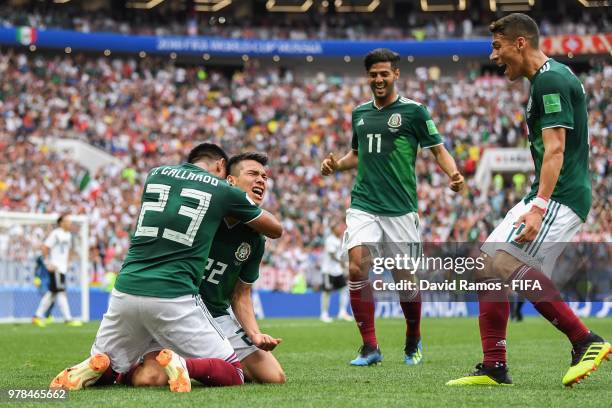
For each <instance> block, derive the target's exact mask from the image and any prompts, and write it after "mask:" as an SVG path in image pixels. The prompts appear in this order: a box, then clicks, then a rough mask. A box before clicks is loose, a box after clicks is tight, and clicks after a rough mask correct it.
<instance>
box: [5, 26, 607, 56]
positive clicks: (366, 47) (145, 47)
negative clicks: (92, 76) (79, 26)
mask: <svg viewBox="0 0 612 408" xmlns="http://www.w3.org/2000/svg"><path fill="white" fill-rule="evenodd" d="M566 37H567V36H566ZM569 37H570V38H568V39H563V38H562V39H559V40H549V39H548V38H545V39H544V40H543V44H544V45H545V46H547V44H550V46H548V48H546V49H550V50H551V51H561V52H560V53H561V54H567V52H570V51H567V52H565V49H568V50H572V51H571V52H573V53H574V54H576V55H577V54H579V53H588V52H595V53H607V52H609V49H610V42H611V41H612V34H601V35H595V36H569ZM0 44H3V45H11V46H19V45H23V46H32V45H35V46H36V47H39V48H57V49H65V48H67V47H70V49H71V50H74V51H104V50H110V51H111V52H124V53H138V52H141V51H144V52H146V53H150V54H170V53H176V54H185V55H202V54H213V55H242V54H247V55H260V56H272V55H279V56H307V55H311V56H323V57H339V56H346V55H348V56H361V55H365V54H367V53H368V52H369V51H370V50H372V49H374V48H379V47H386V48H391V49H392V50H394V51H396V52H398V53H400V54H401V55H411V56H425V57H427V56H429V57H434V56H451V55H458V56H487V55H489V53H490V52H491V41H490V39H488V38H479V39H473V40H462V39H457V40H423V41H414V40H406V41H383V40H380V41H348V40H321V41H319V40H291V41H283V40H242V39H224V38H213V37H186V36H141V35H122V34H115V33H82V32H77V31H71V30H57V29H49V30H44V29H38V28H33V27H18V28H1V29H0ZM557 44H561V45H560V46H557ZM576 44H579V45H576Z"/></svg>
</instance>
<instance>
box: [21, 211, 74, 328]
mask: <svg viewBox="0 0 612 408" xmlns="http://www.w3.org/2000/svg"><path fill="white" fill-rule="evenodd" d="M70 226H71V222H70V217H69V216H68V215H67V214H62V215H60V216H59V218H58V219H57V228H55V229H54V230H53V231H51V234H49V236H48V237H47V239H46V240H45V242H44V244H43V248H42V252H43V265H44V267H45V268H46V269H47V271H48V272H49V291H48V292H47V293H45V295H44V296H43V297H42V299H41V300H40V303H39V304H38V308H37V309H36V314H35V315H34V318H32V323H34V324H35V325H37V326H39V327H44V326H45V325H46V323H45V317H46V316H45V315H46V313H47V312H48V311H49V310H50V309H51V307H52V305H53V303H54V302H55V300H56V299H57V303H58V304H59V307H60V310H61V312H62V315H63V316H64V320H65V321H66V324H67V325H69V326H82V325H83V323H81V322H79V321H75V320H72V315H71V314H70V306H69V305H68V297H67V296H66V273H67V272H68V260H69V258H70V249H71V248H72V234H71V233H70Z"/></svg>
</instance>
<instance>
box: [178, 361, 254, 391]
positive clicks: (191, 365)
mask: <svg viewBox="0 0 612 408" xmlns="http://www.w3.org/2000/svg"><path fill="white" fill-rule="evenodd" d="M185 362H186V363H187V371H188V372H189V377H191V378H193V379H194V380H197V381H199V382H201V383H202V384H204V385H207V386H210V387H226V386H230V385H241V384H244V374H243V372H242V367H241V366H240V362H239V361H238V360H236V361H234V362H232V363H229V362H227V361H225V360H221V359H220V358H188V359H186V360H185Z"/></svg>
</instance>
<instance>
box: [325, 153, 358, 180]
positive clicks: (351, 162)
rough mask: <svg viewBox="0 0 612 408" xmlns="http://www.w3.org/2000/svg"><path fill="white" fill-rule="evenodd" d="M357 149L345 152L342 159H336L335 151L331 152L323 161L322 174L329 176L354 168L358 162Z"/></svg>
mask: <svg viewBox="0 0 612 408" xmlns="http://www.w3.org/2000/svg"><path fill="white" fill-rule="evenodd" d="M358 161H359V160H358V158H357V151H355V150H351V151H350V152H348V153H347V154H345V155H344V156H343V157H342V158H341V159H340V160H336V158H335V157H334V154H333V153H330V154H329V155H328V156H327V157H326V158H325V159H324V160H323V161H322V162H321V175H323V176H329V175H330V174H333V173H335V172H338V171H345V170H350V169H354V168H356V167H357V163H358Z"/></svg>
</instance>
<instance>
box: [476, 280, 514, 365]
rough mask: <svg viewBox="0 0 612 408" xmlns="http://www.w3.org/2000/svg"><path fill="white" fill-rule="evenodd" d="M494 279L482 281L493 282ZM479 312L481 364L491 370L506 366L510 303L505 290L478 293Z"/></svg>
mask: <svg viewBox="0 0 612 408" xmlns="http://www.w3.org/2000/svg"><path fill="white" fill-rule="evenodd" d="M495 281H496V279H488V280H483V282H495ZM478 304H479V307H480V312H479V315H478V325H479V327H480V341H481V344H482V352H483V355H484V358H483V364H484V366H485V367H487V368H493V367H497V366H500V365H505V364H506V328H507V326H508V318H509V317H510V302H509V301H508V294H507V291H506V290H505V289H501V290H482V291H479V292H478Z"/></svg>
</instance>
